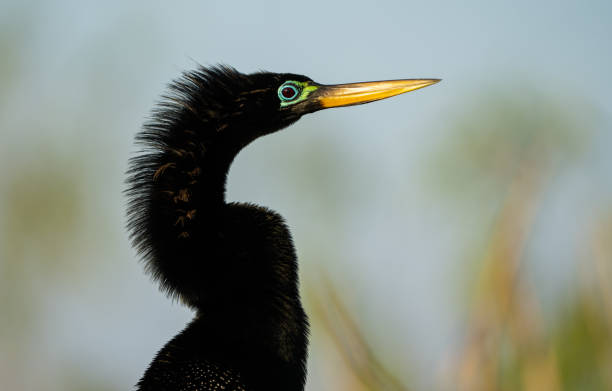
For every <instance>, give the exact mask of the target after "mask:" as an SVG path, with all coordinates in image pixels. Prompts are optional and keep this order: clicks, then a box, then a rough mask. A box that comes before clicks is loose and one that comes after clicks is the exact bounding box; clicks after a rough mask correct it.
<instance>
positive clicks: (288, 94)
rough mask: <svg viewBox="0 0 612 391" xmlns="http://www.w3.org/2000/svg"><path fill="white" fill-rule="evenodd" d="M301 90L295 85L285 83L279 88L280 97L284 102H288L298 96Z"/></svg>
mask: <svg viewBox="0 0 612 391" xmlns="http://www.w3.org/2000/svg"><path fill="white" fill-rule="evenodd" d="M298 93H299V89H298V87H297V86H296V85H294V84H293V83H285V84H283V85H282V86H280V87H279V88H278V97H279V98H280V100H282V101H283V102H288V101H290V100H293V99H295V98H296V97H297V96H298Z"/></svg>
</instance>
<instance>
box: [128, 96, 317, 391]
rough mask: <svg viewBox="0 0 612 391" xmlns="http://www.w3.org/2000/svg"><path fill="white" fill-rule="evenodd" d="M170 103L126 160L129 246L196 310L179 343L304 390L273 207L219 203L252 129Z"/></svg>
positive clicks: (301, 335) (295, 317)
mask: <svg viewBox="0 0 612 391" xmlns="http://www.w3.org/2000/svg"><path fill="white" fill-rule="evenodd" d="M177 105H178V106H175V107H173V108H172V110H170V111H167V112H162V113H161V114H160V113H158V114H157V117H156V118H155V119H154V121H153V122H152V123H151V124H149V125H147V127H146V128H145V130H144V131H143V132H142V133H141V134H140V136H139V138H140V140H141V142H144V144H145V147H147V148H149V150H148V152H147V153H145V154H143V155H142V156H139V157H137V158H135V159H134V160H133V161H132V168H131V175H132V176H131V178H130V180H129V182H130V184H131V187H130V189H129V190H128V195H129V196H130V197H131V202H130V211H129V226H130V228H131V230H132V236H133V240H134V242H135V244H136V247H137V248H138V249H139V250H140V251H141V252H142V253H143V254H144V260H145V262H146V268H147V270H148V271H149V272H150V273H151V274H152V275H153V277H154V278H155V279H157V280H158V281H159V282H160V286H161V287H162V289H163V290H164V291H166V292H167V293H168V294H169V295H171V296H173V297H175V298H178V299H180V300H181V301H182V302H184V303H186V304H188V305H190V306H191V307H193V308H195V309H196V310H197V313H198V316H197V319H196V321H194V323H192V325H191V326H190V328H189V329H188V331H189V332H188V333H187V334H186V335H188V336H190V337H189V338H188V340H189V341H190V342H189V343H187V344H192V343H193V342H194V341H196V342H197V343H195V344H194V345H195V346H198V347H199V348H198V349H200V350H201V352H202V354H204V352H207V353H206V354H207V355H209V354H212V355H214V354H220V353H219V351H220V350H223V349H225V350H226V351H227V352H233V353H234V354H235V356H241V357H243V358H242V359H241V360H242V361H240V362H237V363H234V364H235V365H236V366H238V367H239V369H242V368H248V367H258V366H254V365H253V363H254V362H257V361H261V362H262V363H268V364H267V369H268V371H263V372H262V373H263V374H267V375H266V376H268V377H270V378H272V377H274V373H273V372H274V371H276V370H282V371H285V372H286V373H292V374H293V375H292V376H291V377H290V380H291V379H293V380H291V381H296V382H297V383H296V384H302V385H303V381H304V379H303V378H304V376H305V375H304V374H305V360H306V349H307V333H308V322H307V318H306V315H305V313H304V311H303V308H302V306H301V302H300V296H299V289H298V274H297V258H296V255H295V250H294V248H293V244H292V239H291V235H290V233H289V230H288V228H287V227H286V225H285V223H284V221H283V219H282V217H281V216H279V215H278V214H276V213H275V212H273V211H271V210H268V209H265V208H261V207H257V206H255V205H251V204H236V203H226V201H225V184H226V178H227V174H228V171H229V168H230V166H231V163H232V161H233V159H234V158H235V156H236V155H237V154H238V153H239V151H240V150H241V149H242V148H243V147H244V146H246V145H247V144H248V143H249V142H250V141H252V140H251V139H250V138H249V137H248V136H245V135H248V134H249V130H250V129H240V128H239V126H240V125H239V124H236V123H227V122H226V123H222V122H219V121H216V120H214V118H212V117H207V116H206V113H207V109H206V108H200V109H199V110H198V111H194V110H193V109H191V107H190V103H189V102H179V103H177ZM216 115H218V114H216ZM241 130H243V131H241ZM196 336H197V337H196ZM215 341H217V342H215ZM217 347H218V348H219V349H217ZM253 352H257V354H256V355H254V354H253ZM244 360H246V361H244ZM247 361H248V363H247ZM288 368H289V369H288ZM288 381H289V380H288ZM262 389H266V388H262ZM268 389H270V388H268ZM285 389H287V390H289V389H300V388H299V387H298V388H285Z"/></svg>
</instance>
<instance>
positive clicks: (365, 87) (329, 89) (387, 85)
mask: <svg viewBox="0 0 612 391" xmlns="http://www.w3.org/2000/svg"><path fill="white" fill-rule="evenodd" d="M439 81H440V79H405V80H385V81H369V82H365V83H350V84H336V85H320V86H319V88H318V89H317V91H316V99H317V100H318V102H319V104H320V105H321V108H323V109H327V108H330V107H339V106H352V105H360V104H364V103H369V102H373V101H375V100H380V99H385V98H389V97H392V96H395V95H399V94H403V93H404V92H409V91H414V90H418V89H419V88H423V87H427V86H430V85H432V84H436V83H437V82H439Z"/></svg>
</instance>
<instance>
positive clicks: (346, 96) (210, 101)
mask: <svg viewBox="0 0 612 391" xmlns="http://www.w3.org/2000/svg"><path fill="white" fill-rule="evenodd" d="M438 81H439V79H404V80H386V81H374V82H362V83H350V84H335V85H325V84H319V83H317V82H315V81H313V80H312V79H310V78H309V77H307V76H303V75H297V74H292V73H271V72H256V73H252V74H243V73H240V72H238V71H236V70H235V69H233V68H230V67H224V66H219V67H214V68H201V69H200V70H199V71H195V72H190V73H187V74H184V77H183V79H182V80H180V81H178V82H177V83H176V84H174V86H172V87H173V89H174V92H178V95H179V96H180V97H181V98H182V99H179V100H180V101H181V102H187V103H188V104H187V106H189V108H191V109H192V110H194V111H197V112H198V114H202V115H198V117H205V118H206V119H207V121H210V122H211V124H210V125H213V128H215V129H216V130H217V131H218V132H220V133H226V134H227V135H231V137H232V138H233V139H242V141H243V142H244V143H248V142H250V141H252V140H254V139H255V138H257V137H259V136H262V135H264V134H269V133H273V132H276V131H278V130H280V129H283V128H285V127H287V126H289V125H291V124H292V123H294V122H295V121H297V120H298V119H300V118H301V117H302V116H303V115H304V114H308V113H312V112H315V111H318V110H322V109H327V108H332V107H342V106H352V105H358V104H364V103H369V102H373V101H376V100H380V99H385V98H389V97H392V96H395V95H399V94H403V93H405V92H409V91H413V90H417V89H419V88H423V87H427V86H429V85H432V84H435V83H437V82H438ZM202 109H204V110H205V112H204V113H201V111H202ZM243 145H244V144H243Z"/></svg>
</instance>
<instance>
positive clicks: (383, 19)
mask: <svg viewBox="0 0 612 391" xmlns="http://www.w3.org/2000/svg"><path fill="white" fill-rule="evenodd" d="M611 18H612V3H611V2H609V1H590V2H586V3H585V2H578V1H576V2H571V1H567V2H564V1H561V2H559V1H554V2H553V1H540V2H532V1H511V2H510V1H508V2H491V1H468V2H452V1H430V2H410V1H405V0H403V1H378V2H363V3H360V2H348V1H347V2H330V1H318V0H313V1H308V2H281V1H270V2H263V1H262V2H243V3H232V2H222V1H217V2H215V1H206V2H204V1H200V2H196V1H192V2H157V1H149V2H120V1H106V2H93V1H76V0H74V1H54V2H50V1H47V2H42V1H30V0H22V1H15V0H9V1H4V2H2V4H1V5H0V53H2V59H1V60H0V85H1V87H0V137H1V139H0V140H1V142H0V389H2V390H129V389H133V385H134V384H135V383H136V382H137V381H138V379H139V378H140V376H141V375H142V374H143V372H144V370H145V368H146V367H147V365H148V364H149V362H150V361H151V360H152V358H153V356H154V354H155V353H156V352H157V350H158V349H160V348H161V347H162V346H163V345H164V344H165V343H166V341H168V340H169V339H170V338H171V337H172V336H173V335H175V334H176V333H177V332H178V331H179V330H181V329H182V328H183V327H184V325H185V324H186V322H188V321H189V320H190V319H191V317H192V313H191V312H190V311H189V310H188V309H186V308H184V307H183V306H181V305H180V304H179V303H173V302H171V301H170V300H168V299H167V298H166V297H164V295H163V294H162V293H160V292H159V291H158V290H157V286H156V285H155V284H153V283H151V281H150V280H149V278H148V276H146V275H145V274H144V273H143V270H142V267H141V266H142V265H141V264H140V263H139V262H138V258H137V256H136V254H135V252H134V251H133V250H132V249H131V247H130V244H129V242H128V239H127V233H126V230H125V228H124V227H125V220H126V219H125V204H126V200H125V197H124V195H123V194H122V191H123V190H124V189H125V184H124V178H125V170H126V167H127V160H128V158H129V157H130V156H133V155H134V153H135V152H136V149H135V147H134V144H133V136H134V134H135V133H136V132H137V131H138V130H139V128H140V126H141V124H142V123H143V121H144V120H145V119H146V118H147V116H148V115H149V112H150V109H151V108H152V107H153V105H154V104H155V102H156V101H157V100H158V99H159V96H160V94H161V93H162V92H163V91H164V89H165V86H166V85H167V83H168V82H169V81H170V80H172V79H174V78H175V77H177V76H178V75H179V73H180V72H181V71H183V70H185V69H192V68H194V67H195V66H197V64H198V63H201V64H204V65H207V64H208V65H210V64H216V63H226V64H230V65H232V66H234V67H236V68H237V69H238V70H240V71H242V72H246V73H248V72H253V71H257V70H260V69H265V70H269V71H277V72H293V73H302V74H306V75H308V76H310V77H312V78H313V79H314V80H316V81H318V82H321V83H341V82H354V81H368V80H380V79H394V78H427V77H434V78H442V79H443V82H442V83H440V84H437V85H435V86H433V87H429V88H426V89H424V90H420V91H417V92H413V93H410V94H407V95H402V96H400V97H396V98H393V99H390V100H386V101H384V102H378V103H373V104H370V105H365V106H356V107H352V108H347V109H342V110H328V111H325V112H320V113H316V114H314V115H309V116H307V117H305V118H303V119H302V120H301V121H300V122H298V123H297V124H296V125H294V126H292V127H291V128H289V129H287V130H285V131H283V132H281V133H278V134H275V135H272V136H269V137H265V138H263V139H260V140H258V141H256V142H255V143H254V144H252V145H251V146H249V147H248V148H247V149H246V150H244V151H243V152H241V154H240V155H239V156H238V158H237V160H236V162H235V163H234V165H233V167H232V171H231V173H230V178H229V189H228V197H229V199H230V200H235V201H249V202H256V203H258V204H261V205H265V206H269V207H271V208H273V209H275V210H276V211H278V212H279V213H281V214H282V215H283V216H284V217H285V218H286V219H287V221H288V223H289V225H290V227H291V229H292V231H293V235H294V239H295V243H296V247H297V251H298V255H299V258H300V262H301V264H300V266H301V269H300V276H301V281H302V294H303V296H304V299H305V306H306V310H307V312H308V313H309V314H310V317H311V321H312V338H311V345H310V360H309V378H308V385H307V389H308V390H323V391H325V390H611V389H612V154H611V153H610V150H611V148H612V97H611V94H610V87H612V78H611V76H610V70H611V69H612V51H611V50H610V47H609V44H610V43H609V41H610V37H612V23H610V20H611Z"/></svg>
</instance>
